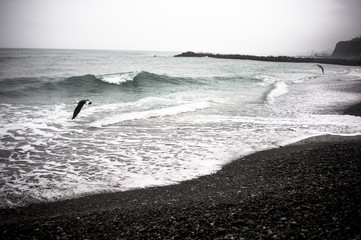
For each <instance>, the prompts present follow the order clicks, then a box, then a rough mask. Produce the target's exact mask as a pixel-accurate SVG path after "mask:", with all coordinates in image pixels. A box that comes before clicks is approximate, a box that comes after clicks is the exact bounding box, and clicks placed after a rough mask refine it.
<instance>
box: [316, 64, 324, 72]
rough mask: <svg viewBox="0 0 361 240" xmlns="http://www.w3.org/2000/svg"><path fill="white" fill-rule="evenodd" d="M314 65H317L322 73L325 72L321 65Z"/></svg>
mask: <svg viewBox="0 0 361 240" xmlns="http://www.w3.org/2000/svg"><path fill="white" fill-rule="evenodd" d="M316 66H317V67H319V68H321V70H322V73H323V74H325V70H324V69H323V67H322V66H321V65H320V64H317V65H316Z"/></svg>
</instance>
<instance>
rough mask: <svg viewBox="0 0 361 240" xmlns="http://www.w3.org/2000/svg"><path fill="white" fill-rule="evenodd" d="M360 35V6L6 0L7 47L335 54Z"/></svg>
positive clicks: (317, 1)
mask: <svg viewBox="0 0 361 240" xmlns="http://www.w3.org/2000/svg"><path fill="white" fill-rule="evenodd" d="M358 36H361V0H204V1H203V0H0V47H17V48H71V49H117V50H160V51H180V52H183V51H188V50H191V51H196V52H198V51H204V52H214V53H239V54H255V55H269V54H274V55H279V54H301V53H310V52H311V51H312V50H314V51H323V50H333V48H334V47H335V44H336V43H337V42H338V41H340V40H349V39H352V38H354V37H358Z"/></svg>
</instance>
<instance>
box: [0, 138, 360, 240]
mask: <svg viewBox="0 0 361 240" xmlns="http://www.w3.org/2000/svg"><path fill="white" fill-rule="evenodd" d="M360 159H361V137H359V136H354V137H341V136H329V135H325V136H319V137H314V138H310V139H307V140H303V141H301V142H299V143H297V144H292V145H288V146H285V147H280V148H277V149H272V150H268V151H263V152H258V153H255V154H252V155H249V156H246V157H244V158H241V159H239V160H237V161H234V162H232V163H230V164H228V165H226V166H225V167H223V168H222V170H220V171H218V172H217V173H215V174H212V175H208V176H204V177H200V178H198V179H194V180H191V181H186V182H183V183H181V184H177V185H172V186H166V187H154V188H147V189H139V190H132V191H126V192H119V193H108V194H100V195H94V196H89V197H83V198H78V199H73V200H68V201H60V202H54V203H46V204H39V205H32V206H28V207H25V208H14V209H1V210H0V238H1V239H360V236H361V235H360V234H361V228H360V223H361V187H360V186H361V162H360Z"/></svg>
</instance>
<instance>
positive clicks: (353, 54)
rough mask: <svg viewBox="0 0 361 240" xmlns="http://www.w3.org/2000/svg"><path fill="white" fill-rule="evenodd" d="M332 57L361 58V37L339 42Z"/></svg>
mask: <svg viewBox="0 0 361 240" xmlns="http://www.w3.org/2000/svg"><path fill="white" fill-rule="evenodd" d="M332 57H342V58H361V37H358V38H354V39H352V40H350V41H341V42H338V43H337V44H336V47H335V50H334V51H333V53H332Z"/></svg>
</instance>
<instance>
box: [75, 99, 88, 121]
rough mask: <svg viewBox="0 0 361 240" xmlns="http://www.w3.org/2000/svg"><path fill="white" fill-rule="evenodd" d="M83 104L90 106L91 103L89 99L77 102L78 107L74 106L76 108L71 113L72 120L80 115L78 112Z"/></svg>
mask: <svg viewBox="0 0 361 240" xmlns="http://www.w3.org/2000/svg"><path fill="white" fill-rule="evenodd" d="M84 104H88V105H90V104H92V102H90V101H89V99H87V100H81V101H79V102H78V106H76V108H75V109H74V113H73V118H72V119H74V118H76V116H78V114H79V113H80V110H81V108H82V107H83V106H84Z"/></svg>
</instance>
